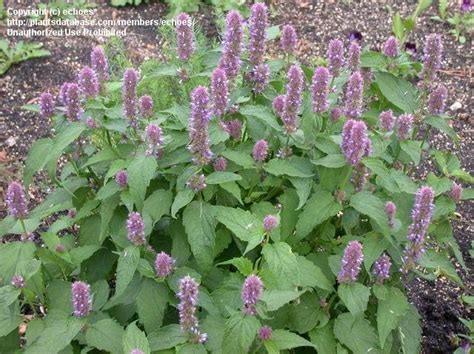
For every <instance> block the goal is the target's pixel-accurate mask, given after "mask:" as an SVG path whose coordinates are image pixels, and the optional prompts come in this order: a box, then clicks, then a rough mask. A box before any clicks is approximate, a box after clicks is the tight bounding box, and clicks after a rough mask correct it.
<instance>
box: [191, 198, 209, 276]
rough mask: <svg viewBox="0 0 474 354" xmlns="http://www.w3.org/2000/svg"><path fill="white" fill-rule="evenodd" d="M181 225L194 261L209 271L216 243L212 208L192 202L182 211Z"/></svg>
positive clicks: (205, 204) (201, 203)
mask: <svg viewBox="0 0 474 354" xmlns="http://www.w3.org/2000/svg"><path fill="white" fill-rule="evenodd" d="M183 225H184V228H185V230H186V234H187V235H188V242H189V245H190V247H191V252H192V253H193V255H194V257H195V258H196V261H197V262H198V264H199V265H200V266H202V267H203V268H204V269H205V270H209V269H210V267H211V266H212V261H213V259H214V246H215V242H216V233H215V231H214V230H215V227H216V223H215V221H214V213H213V209H212V207H211V206H210V205H209V204H207V203H203V202H198V201H194V202H192V203H191V204H189V205H188V206H187V207H186V209H184V212H183Z"/></svg>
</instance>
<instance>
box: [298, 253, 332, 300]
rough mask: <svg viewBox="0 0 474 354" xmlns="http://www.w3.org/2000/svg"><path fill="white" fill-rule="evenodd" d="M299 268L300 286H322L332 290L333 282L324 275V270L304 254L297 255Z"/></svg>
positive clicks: (324, 288) (321, 287)
mask: <svg viewBox="0 0 474 354" xmlns="http://www.w3.org/2000/svg"><path fill="white" fill-rule="evenodd" d="M296 260H297V262H298V270H299V272H298V273H299V274H300V284H299V285H300V286H302V287H307V286H309V287H312V288H320V289H323V290H327V291H332V290H333V287H332V283H331V282H330V281H329V279H328V278H327V277H326V275H324V273H323V271H322V270H321V269H320V268H319V267H318V266H317V265H315V264H314V263H313V262H311V261H310V260H308V259H306V258H305V257H303V256H297V257H296Z"/></svg>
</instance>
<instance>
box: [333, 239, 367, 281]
mask: <svg viewBox="0 0 474 354" xmlns="http://www.w3.org/2000/svg"><path fill="white" fill-rule="evenodd" d="M363 260H364V255H363V253H362V245H361V244H360V242H359V241H351V242H349V243H348V244H347V246H346V248H345V250H344V255H343V256H342V260H341V270H340V271H339V274H338V275H337V281H338V282H339V284H343V283H352V282H354V281H356V280H357V276H358V275H359V272H360V266H361V264H362V261H363Z"/></svg>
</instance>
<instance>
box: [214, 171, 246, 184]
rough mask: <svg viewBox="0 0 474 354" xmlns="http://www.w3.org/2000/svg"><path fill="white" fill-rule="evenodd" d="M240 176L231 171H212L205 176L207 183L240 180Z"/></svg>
mask: <svg viewBox="0 0 474 354" xmlns="http://www.w3.org/2000/svg"><path fill="white" fill-rule="evenodd" d="M241 179H242V177H241V176H240V175H238V174H236V173H232V172H213V173H211V174H210V175H209V176H207V177H206V183H207V184H221V183H226V182H233V181H240V180H241Z"/></svg>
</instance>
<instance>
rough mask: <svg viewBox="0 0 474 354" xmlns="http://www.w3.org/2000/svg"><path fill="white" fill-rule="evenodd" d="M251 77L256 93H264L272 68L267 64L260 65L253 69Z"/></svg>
mask: <svg viewBox="0 0 474 354" xmlns="http://www.w3.org/2000/svg"><path fill="white" fill-rule="evenodd" d="M251 75H252V81H253V82H254V91H255V93H262V92H263V91H264V90H265V89H266V88H267V86H268V78H269V77H270V67H269V66H268V65H267V64H259V65H257V66H256V67H255V68H254V69H253V71H252V73H251Z"/></svg>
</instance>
